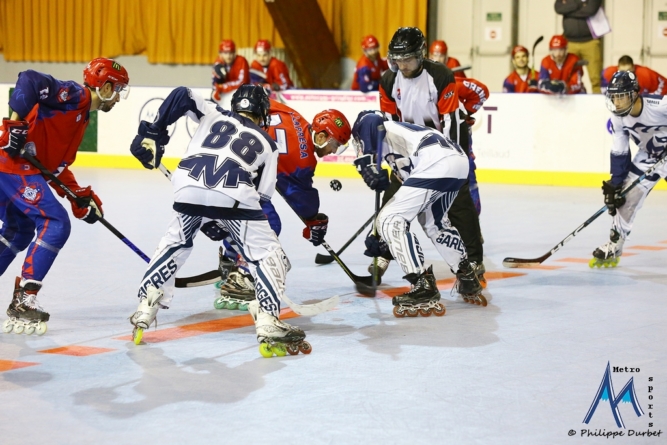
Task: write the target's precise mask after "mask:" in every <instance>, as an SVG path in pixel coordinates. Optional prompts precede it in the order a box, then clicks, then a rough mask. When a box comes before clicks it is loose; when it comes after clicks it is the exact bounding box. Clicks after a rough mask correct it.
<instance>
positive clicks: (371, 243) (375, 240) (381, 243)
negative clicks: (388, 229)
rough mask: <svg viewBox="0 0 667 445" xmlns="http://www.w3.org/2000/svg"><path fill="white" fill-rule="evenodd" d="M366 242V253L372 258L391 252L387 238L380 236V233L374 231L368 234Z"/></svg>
mask: <svg viewBox="0 0 667 445" xmlns="http://www.w3.org/2000/svg"><path fill="white" fill-rule="evenodd" d="M364 243H365V244H366V250H364V255H366V256H369V257H371V258H375V257H380V256H383V255H386V254H387V253H388V252H389V246H387V243H386V242H385V240H383V239H382V238H380V236H379V235H373V233H370V234H368V236H367V237H366V241H364Z"/></svg>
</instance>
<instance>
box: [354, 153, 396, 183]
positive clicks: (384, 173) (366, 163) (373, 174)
mask: <svg viewBox="0 0 667 445" xmlns="http://www.w3.org/2000/svg"><path fill="white" fill-rule="evenodd" d="M354 165H355V167H356V168H357V171H358V172H359V173H361V177H362V178H364V182H365V183H366V185H367V186H368V187H370V189H371V190H379V191H381V192H383V191H385V190H387V188H389V171H388V170H387V169H384V168H381V169H380V171H378V169H377V167H376V166H375V163H374V162H373V155H370V154H367V155H364V156H360V157H358V158H357V159H355V160H354Z"/></svg>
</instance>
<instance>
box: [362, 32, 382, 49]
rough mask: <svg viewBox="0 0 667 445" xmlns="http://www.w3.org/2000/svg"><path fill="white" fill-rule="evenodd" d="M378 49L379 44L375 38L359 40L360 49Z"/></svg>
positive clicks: (369, 37) (369, 36) (368, 36)
mask: <svg viewBox="0 0 667 445" xmlns="http://www.w3.org/2000/svg"><path fill="white" fill-rule="evenodd" d="M379 47H380V42H378V39H376V38H375V36H373V35H370V34H369V35H367V36H366V37H364V38H363V39H361V49H363V50H367V49H372V48H379Z"/></svg>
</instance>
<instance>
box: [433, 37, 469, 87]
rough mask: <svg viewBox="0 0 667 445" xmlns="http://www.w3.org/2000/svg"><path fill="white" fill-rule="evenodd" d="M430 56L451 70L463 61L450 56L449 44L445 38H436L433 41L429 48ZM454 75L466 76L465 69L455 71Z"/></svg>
mask: <svg viewBox="0 0 667 445" xmlns="http://www.w3.org/2000/svg"><path fill="white" fill-rule="evenodd" d="M428 58H429V59H431V60H432V61H434V62H440V63H442V64H443V65H445V66H446V67H447V68H449V69H450V70H453V69H454V68H457V67H459V66H461V63H459V61H458V59H455V58H454V57H449V55H448V52H447V44H446V43H445V41H444V40H434V41H433V43H431V46H430V48H429V50H428ZM454 76H456V77H462V78H465V77H466V74H465V73H464V72H463V70H461V71H455V72H454Z"/></svg>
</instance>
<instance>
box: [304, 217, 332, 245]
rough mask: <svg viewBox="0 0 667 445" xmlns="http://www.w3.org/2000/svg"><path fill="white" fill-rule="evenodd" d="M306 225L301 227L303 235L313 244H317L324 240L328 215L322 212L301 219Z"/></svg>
mask: <svg viewBox="0 0 667 445" xmlns="http://www.w3.org/2000/svg"><path fill="white" fill-rule="evenodd" d="M303 222H304V223H306V227H305V228H304V229H303V237H304V238H306V239H307V240H308V241H310V242H311V243H313V246H319V245H320V244H322V241H324V237H325V236H326V234H327V228H328V227H329V217H328V216H327V215H325V214H324V213H318V214H317V215H315V217H314V218H311V219H306V220H304V221H303Z"/></svg>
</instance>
